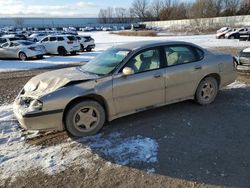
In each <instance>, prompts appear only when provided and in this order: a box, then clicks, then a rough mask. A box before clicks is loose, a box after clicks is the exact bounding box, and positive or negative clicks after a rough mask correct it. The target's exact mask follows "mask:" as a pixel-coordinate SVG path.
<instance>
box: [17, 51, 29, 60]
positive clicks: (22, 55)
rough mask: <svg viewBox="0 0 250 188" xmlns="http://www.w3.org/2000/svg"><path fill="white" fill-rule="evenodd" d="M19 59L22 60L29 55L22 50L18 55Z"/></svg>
mask: <svg viewBox="0 0 250 188" xmlns="http://www.w3.org/2000/svg"><path fill="white" fill-rule="evenodd" d="M18 57H19V59H20V60H22V61H25V60H27V55H26V54H25V53H24V52H20V53H19V55H18Z"/></svg>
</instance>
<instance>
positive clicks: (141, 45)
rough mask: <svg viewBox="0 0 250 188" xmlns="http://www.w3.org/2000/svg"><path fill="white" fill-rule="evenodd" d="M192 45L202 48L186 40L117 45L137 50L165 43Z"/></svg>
mask: <svg viewBox="0 0 250 188" xmlns="http://www.w3.org/2000/svg"><path fill="white" fill-rule="evenodd" d="M178 44H182V45H190V46H195V47H198V48H201V47H199V46H197V45H195V44H193V43H189V42H184V41H139V42H130V43H126V44H120V45H116V46H115V47H116V48H122V49H128V50H137V49H140V48H151V47H156V46H164V45H178Z"/></svg>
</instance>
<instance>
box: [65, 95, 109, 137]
mask: <svg viewBox="0 0 250 188" xmlns="http://www.w3.org/2000/svg"><path fill="white" fill-rule="evenodd" d="M105 117H106V116H105V110H104V108H103V107H102V105H100V104H99V103H98V102H96V101H92V100H86V101H82V102H80V103H77V104H75V105H73V106H71V107H70V108H69V110H68V111H67V112H66V114H65V119H64V122H65V128H66V130H67V131H68V132H69V134H70V135H73V136H76V137H82V136H90V135H94V134H96V133H97V132H98V131H99V130H100V129H101V128H102V127H103V125H104V123H105Z"/></svg>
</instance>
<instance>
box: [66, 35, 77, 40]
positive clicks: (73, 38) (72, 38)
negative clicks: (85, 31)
mask: <svg viewBox="0 0 250 188" xmlns="http://www.w3.org/2000/svg"><path fill="white" fill-rule="evenodd" d="M67 38H68V39H69V40H75V37H74V36H67Z"/></svg>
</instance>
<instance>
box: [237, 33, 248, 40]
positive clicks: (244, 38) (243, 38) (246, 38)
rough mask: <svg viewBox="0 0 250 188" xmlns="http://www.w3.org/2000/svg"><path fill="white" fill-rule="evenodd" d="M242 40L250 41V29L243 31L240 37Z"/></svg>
mask: <svg viewBox="0 0 250 188" xmlns="http://www.w3.org/2000/svg"><path fill="white" fill-rule="evenodd" d="M239 40H240V41H249V40H250V31H248V32H245V33H241V34H240V37H239Z"/></svg>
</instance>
